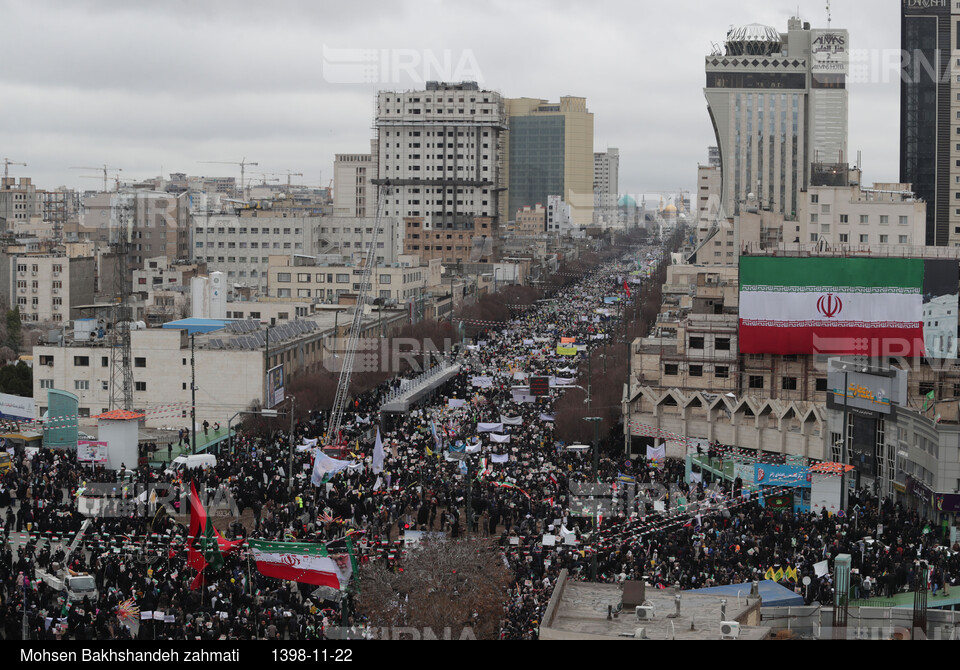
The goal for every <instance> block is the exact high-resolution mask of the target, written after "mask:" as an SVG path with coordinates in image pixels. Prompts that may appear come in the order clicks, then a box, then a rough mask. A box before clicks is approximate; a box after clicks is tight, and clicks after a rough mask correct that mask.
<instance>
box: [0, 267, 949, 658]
mask: <svg viewBox="0 0 960 670" xmlns="http://www.w3.org/2000/svg"><path fill="white" fill-rule="evenodd" d="M656 261H657V250H655V249H646V250H644V252H643V253H642V254H641V261H640V263H639V266H640V267H639V270H640V272H641V276H642V273H644V272H645V271H647V270H649V268H651V267H652V266H653V264H654V263H656ZM633 269H634V268H624V267H623V266H622V265H618V264H610V265H607V266H601V267H600V268H598V269H597V270H596V271H595V272H593V273H591V274H590V275H588V276H586V277H584V278H583V279H582V280H581V281H578V282H571V284H570V285H568V286H567V287H565V288H563V289H560V290H559V292H558V293H557V294H556V295H555V296H554V297H555V298H556V300H554V301H552V302H544V303H539V304H537V305H535V306H531V307H530V308H529V309H526V310H524V311H522V312H520V313H518V315H517V316H516V318H515V319H514V320H513V321H511V322H509V323H504V324H501V325H500V326H497V327H494V326H491V327H489V328H488V329H487V331H486V332H485V333H483V334H482V335H481V336H480V337H478V339H477V341H476V343H475V344H473V345H470V346H468V347H466V348H465V349H464V350H463V351H461V352H460V353H459V354H458V355H457V362H458V363H459V364H460V366H461V370H460V372H459V374H457V375H456V376H455V377H454V378H453V379H451V380H449V381H448V382H446V383H445V384H443V385H442V386H441V387H440V388H439V389H437V390H436V392H435V393H434V394H432V395H431V396H430V397H429V398H428V399H427V400H425V401H422V402H420V403H419V404H418V405H417V406H416V407H414V408H413V409H412V410H411V411H409V412H408V413H406V414H404V415H401V416H391V417H381V416H379V415H378V410H379V407H380V402H381V400H382V399H383V398H384V397H385V396H386V395H387V394H388V393H389V392H390V391H391V390H392V389H394V388H395V387H396V384H397V380H396V379H394V380H390V381H388V382H384V383H383V384H381V385H380V386H379V387H377V388H375V389H373V390H372V391H370V392H368V393H365V394H363V395H362V396H360V397H358V398H356V399H355V401H354V402H353V404H352V407H351V408H350V411H349V412H348V413H347V415H346V416H345V417H344V423H343V432H342V434H341V435H339V436H338V437H339V438H340V439H341V441H342V442H344V443H345V444H347V445H355V446H354V447H353V448H352V449H351V450H350V451H352V452H353V453H352V455H350V456H347V458H356V460H357V461H358V463H359V466H360V467H357V468H352V469H348V470H344V471H342V472H340V473H339V474H337V475H336V476H334V477H332V478H331V479H330V481H328V482H325V483H323V484H322V485H320V486H314V485H312V484H311V482H310V473H311V458H312V456H313V453H312V450H311V449H309V448H303V449H301V450H297V451H296V452H295V453H294V454H293V456H292V457H291V454H290V444H291V439H290V438H291V436H290V435H287V434H284V433H282V432H279V433H277V434H275V435H273V436H272V437H270V438H266V437H257V436H253V435H250V434H245V433H243V432H242V431H241V432H240V433H238V434H237V435H236V436H235V437H234V438H233V440H232V442H231V443H230V448H229V449H226V448H222V449H221V451H220V453H219V457H218V460H217V464H216V466H215V467H211V468H208V469H196V470H187V471H181V472H178V473H165V472H164V471H163V470H162V469H160V470H158V469H153V468H150V467H149V466H148V465H143V466H140V467H138V468H137V469H136V475H135V477H134V479H133V481H131V482H126V481H117V476H116V473H113V472H110V471H107V470H104V469H103V468H102V467H97V468H92V469H91V468H90V467H89V466H87V465H85V464H80V463H78V462H77V461H76V456H75V454H73V453H71V452H63V451H51V450H43V449H41V450H38V451H33V452H30V453H27V452H26V451H23V450H20V451H18V452H16V453H15V454H14V458H13V461H14V463H13V467H12V468H11V469H10V470H9V471H7V472H6V473H5V474H3V475H2V477H0V503H6V504H0V507H5V511H4V513H3V521H4V526H3V539H4V540H5V543H4V545H3V548H2V549H0V551H2V556H0V618H2V620H3V622H4V625H3V634H4V637H5V638H6V639H17V638H20V637H21V636H22V635H24V634H26V635H27V636H28V637H30V638H34V639H54V638H75V639H101V640H103V639H128V638H130V637H131V636H139V637H146V638H149V639H201V640H214V639H251V638H260V639H263V638H267V639H307V640H310V639H324V638H325V637H328V636H330V635H331V634H332V631H334V630H337V631H342V629H343V627H347V628H351V629H353V630H362V628H363V625H364V621H363V620H362V617H360V616H359V615H357V614H356V613H355V612H354V610H353V608H351V607H350V603H351V598H350V597H345V598H343V599H342V600H339V601H338V600H326V599H324V598H325V596H324V595H322V594H320V595H317V594H315V587H314V586H313V585H310V584H302V583H299V584H298V583H293V582H283V581H280V580H277V579H274V578H271V577H266V576H263V575H261V574H260V573H259V572H258V571H257V570H256V568H255V567H254V568H253V569H251V566H250V561H249V558H248V556H247V552H246V551H245V550H243V549H241V550H240V551H236V552H232V553H227V554H225V556H224V564H223V566H222V567H220V568H219V569H217V570H215V571H210V570H208V571H207V572H206V573H205V575H204V582H205V583H203V584H202V585H200V586H198V585H197V583H196V582H195V577H196V571H195V570H194V569H193V568H192V567H190V566H188V565H187V561H188V552H187V549H186V546H185V545H184V540H185V532H186V531H185V526H186V525H187V523H188V520H187V517H186V514H187V511H188V509H189V507H190V503H189V501H188V497H187V496H188V494H189V491H190V489H191V484H193V485H194V486H196V488H197V490H198V491H200V492H201V494H203V495H202V497H203V498H204V499H205V500H226V501H230V503H229V504H230V518H231V520H232V521H231V523H230V524H229V526H228V527H226V528H224V529H223V535H224V536H225V537H226V538H227V539H234V538H262V539H270V540H276V541H294V542H314V543H323V544H325V545H327V547H328V550H329V551H330V552H331V553H335V552H336V551H344V550H345V549H344V546H345V545H344V542H345V540H344V538H345V536H346V535H347V534H348V533H349V534H350V536H351V537H352V538H353V545H354V547H355V550H356V551H357V552H358V553H359V554H360V556H359V558H360V559H361V562H364V561H376V560H394V561H398V562H402V560H403V557H402V552H399V553H398V552H396V551H394V550H393V549H394V547H396V544H395V543H396V542H397V541H398V540H399V539H400V538H401V537H402V536H403V534H404V533H405V532H408V531H410V530H424V531H435V532H443V533H445V534H446V535H447V536H448V537H449V538H450V539H451V540H456V539H459V538H461V537H463V536H465V535H467V534H468V533H469V534H470V535H471V537H480V538H489V541H490V542H492V543H494V544H495V545H496V546H498V547H499V551H500V552H501V554H502V558H503V560H504V562H505V564H506V565H507V566H508V567H509V570H510V574H511V579H512V582H511V584H510V586H509V589H508V592H507V593H505V594H504V603H503V612H502V616H501V619H500V622H499V630H500V637H501V638H503V639H535V638H536V637H537V634H538V626H539V623H540V621H541V620H542V616H543V613H544V610H545V609H546V606H547V603H548V601H549V599H550V595H551V593H552V591H553V588H554V586H555V585H556V583H557V580H558V579H559V577H560V573H561V571H562V570H564V569H566V570H567V571H568V574H569V575H570V578H572V579H584V580H586V579H596V580H600V581H606V582H623V581H625V580H631V579H644V580H646V581H647V582H648V583H650V584H652V585H655V586H673V585H675V584H679V585H680V586H681V587H683V588H690V589H692V588H700V587H706V586H712V585H722V584H730V583H738V582H749V581H752V580H755V579H762V578H763V575H764V574H765V573H766V571H767V570H768V569H770V568H782V569H786V568H788V567H790V568H795V569H796V570H797V572H796V573H795V577H794V585H795V586H796V587H797V588H798V589H800V590H801V591H802V592H803V594H804V596H805V597H806V599H807V602H815V601H817V600H821V601H825V600H829V598H830V597H831V589H832V584H831V582H830V573H829V572H827V573H826V574H824V573H823V572H822V571H818V570H817V569H816V568H815V566H816V564H818V563H820V562H822V561H823V560H828V561H829V560H830V559H832V558H834V557H835V556H836V555H837V554H839V553H849V554H851V555H852V556H853V558H854V567H855V568H856V570H857V572H856V575H857V579H856V580H855V584H854V585H855V587H856V589H857V592H856V595H858V596H863V597H868V596H875V595H880V594H884V595H892V594H894V593H896V592H898V591H900V590H901V589H904V588H907V587H909V586H910V585H911V584H913V583H914V581H915V579H916V578H918V577H919V576H920V574H921V573H920V571H921V569H922V568H921V565H922V564H921V561H926V563H927V564H928V565H929V566H931V570H928V571H926V572H924V573H923V577H924V578H926V579H928V580H930V582H931V586H933V585H934V584H935V585H936V587H937V588H938V589H940V590H941V593H942V592H943V591H944V590H948V589H950V588H956V581H957V579H958V578H960V554H958V551H960V547H957V546H954V547H948V546H945V544H944V542H943V538H941V537H939V536H938V535H937V532H936V530H935V529H933V530H931V529H930V528H927V527H926V526H925V525H924V522H923V521H922V520H921V519H919V518H918V517H917V515H916V513H913V512H910V511H908V510H906V509H904V508H903V507H902V506H901V505H899V504H897V505H894V504H892V503H891V502H890V501H887V500H884V501H880V500H877V499H874V498H870V497H869V496H868V495H867V494H866V492H860V494H859V498H855V499H854V500H853V501H851V504H853V503H854V502H856V503H858V504H859V505H858V508H859V510H860V511H859V516H858V518H857V520H856V524H853V523H851V518H850V517H846V518H837V517H834V516H829V515H826V514H794V513H791V512H773V511H770V510H767V509H765V508H763V507H761V506H760V505H759V504H758V503H757V500H756V498H754V497H750V496H746V497H744V496H742V495H739V494H740V493H741V492H739V491H737V492H736V493H737V495H735V494H734V492H733V491H731V490H730V489H729V488H728V487H726V486H724V485H722V484H721V485H719V486H718V487H712V488H705V487H704V485H703V484H702V483H693V484H691V483H688V482H686V481H685V477H684V466H683V462H682V461H676V460H669V459H668V460H666V461H659V462H647V461H646V460H645V459H643V458H637V459H629V460H625V459H624V456H623V453H622V449H623V448H622V441H619V445H620V446H615V445H613V444H611V445H610V447H609V448H608V449H607V450H606V451H605V453H603V454H601V457H600V458H599V463H598V470H597V472H596V479H594V473H593V472H592V461H591V455H590V454H589V453H583V452H581V451H573V450H569V449H566V446H567V445H564V444H563V442H562V441H560V440H558V439H557V437H556V435H555V434H554V423H555V421H554V419H555V417H554V416H553V414H552V412H553V399H552V398H533V397H531V396H530V395H529V391H528V390H526V388H525V386H524V385H525V384H526V380H528V379H529V377H530V376H533V375H543V376H548V377H550V378H551V379H552V381H553V386H554V389H555V390H554V391H553V396H554V397H556V396H557V395H559V394H562V393H569V392H571V391H570V390H564V389H563V387H564V386H572V385H573V384H575V383H576V379H577V377H578V374H579V373H580V372H582V371H581V370H579V369H578V361H579V360H580V356H579V355H569V354H568V353H567V354H565V353H558V351H557V345H558V343H560V342H561V339H566V338H569V340H568V341H565V342H564V344H568V345H569V346H573V347H575V348H578V349H586V350H587V351H589V350H590V349H591V348H593V347H595V346H597V345H600V344H602V343H603V342H604V341H607V340H608V339H609V338H613V337H615V336H616V334H617V329H618V327H620V325H621V324H619V322H618V320H617V318H616V310H615V309H610V305H609V304H608V303H609V301H608V302H605V301H604V298H605V297H610V296H613V297H617V298H620V299H627V298H626V293H627V291H626V290H625V287H624V275H625V274H627V273H629V272H630V271H631V270H633ZM635 293H639V292H635ZM578 344H579V345H581V346H579V347H578V346H577V345H578ZM518 387H519V388H518ZM378 426H380V427H381V428H382V430H381V431H380V435H381V437H382V441H383V445H384V454H385V457H384V464H383V471H382V472H378V471H375V470H377V469H378V468H374V464H373V454H372V451H373V436H374V434H375V433H376V430H377V427H378ZM324 428H325V422H324V416H323V414H322V413H319V412H315V413H312V414H311V416H310V418H309V419H307V420H305V421H302V422H300V423H298V424H297V425H296V426H295V428H294V436H293V438H294V439H293V441H294V442H295V443H297V444H300V443H302V444H305V445H309V444H311V441H312V440H321V441H322V440H323V436H324V435H323V434H324ZM180 437H181V441H182V440H183V435H181V436H180ZM458 452H459V453H458ZM463 454H465V455H466V457H463V456H462V455H463ZM291 464H292V468H291ZM597 481H598V482H599V483H600V484H601V485H603V486H607V487H609V488H610V490H613V491H615V493H614V496H613V498H612V506H611V507H610V509H609V510H607V511H604V513H603V514H602V515H600V514H596V513H591V514H589V515H587V514H586V513H585V512H584V511H583V510H581V509H580V508H579V507H578V502H577V500H576V498H577V496H576V495H575V492H574V490H573V489H574V488H575V486H576V485H577V484H580V483H587V482H590V483H592V482H597ZM643 483H658V484H661V485H663V489H664V490H666V491H667V493H666V494H665V495H663V496H662V497H658V495H657V494H655V493H651V492H650V491H651V489H646V490H645V491H644V492H643V493H641V494H639V495H636V496H631V495H627V492H628V489H630V488H631V487H634V486H636V484H643ZM95 484H100V485H108V486H109V487H113V488H115V489H117V490H119V491H120V493H121V494H122V495H121V497H122V498H124V499H127V500H130V499H132V500H133V502H132V503H131V504H133V507H132V508H130V509H126V510H123V513H117V514H112V515H109V516H106V515H99V516H95V517H92V518H91V519H90V522H89V524H88V525H87V526H86V527H85V528H84V530H83V538H82V539H81V541H80V543H79V548H78V550H77V551H74V552H73V553H72V554H70V555H69V556H68V551H69V548H68V540H69V539H70V538H72V537H74V536H75V535H74V534H75V533H77V532H79V531H80V528H81V524H82V522H83V521H84V519H85V518H86V517H85V516H84V515H83V514H82V513H81V510H80V509H79V507H78V502H77V501H78V499H79V498H81V497H82V495H83V493H84V491H87V490H90V489H93V488H95V487H94V486H93V485H95ZM146 484H154V485H159V484H162V485H164V486H165V487H167V490H168V491H169V500H170V503H169V507H166V508H164V507H162V506H161V505H159V504H157V503H156V502H151V501H150V500H149V499H148V498H147V497H146V496H143V495H140V497H139V498H138V497H137V495H139V494H141V491H142V489H140V488H137V487H138V486H139V485H146ZM124 487H132V488H130V489H129V491H130V492H132V493H131V495H125V494H124V491H123V488H124ZM657 490H660V489H657ZM135 494H136V495H135ZM681 497H682V499H683V500H684V501H687V502H688V503H692V502H699V503H702V507H701V508H700V510H698V511H697V512H696V513H694V512H683V511H682V510H681V509H680V507H679V506H678V504H677V500H678V499H679V498H681ZM468 503H469V504H468ZM171 508H172V513H170V510H171ZM601 516H602V518H601ZM881 526H882V531H881V532H878V527H881ZM855 528H856V530H855ZM51 538H55V540H51ZM398 556H399V558H398ZM63 569H69V570H72V571H74V572H76V573H84V572H86V573H89V574H90V575H92V576H93V577H94V579H95V582H96V587H97V596H96V598H95V599H90V598H86V599H84V600H82V601H77V602H73V603H70V602H67V601H66V599H65V598H64V593H63V591H59V590H56V589H55V588H53V587H52V586H51V585H50V584H49V583H48V581H47V580H44V579H43V578H42V576H43V574H45V573H46V574H56V573H57V572H58V571H61V570H63ZM804 576H810V577H811V583H810V584H809V585H808V586H806V587H802V586H801V584H800V581H799V580H801V579H802V578H803V577H804ZM194 587H196V588H194ZM130 598H133V599H134V600H135V602H136V604H137V606H138V607H139V608H140V611H141V612H148V611H149V612H152V613H153V616H152V618H150V619H142V620H141V621H140V625H139V627H137V626H133V629H131V628H130V627H128V626H127V625H123V624H121V623H120V621H119V619H118V618H117V612H118V610H119V609H120V608H122V607H123V605H122V603H124V602H125V601H128V599H130ZM158 613H159V616H158ZM24 615H25V616H24ZM24 627H25V629H26V632H25V633H24V632H23V631H24ZM337 634H340V633H339V632H338V633H337Z"/></svg>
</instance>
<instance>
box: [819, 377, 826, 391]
mask: <svg viewBox="0 0 960 670" xmlns="http://www.w3.org/2000/svg"><path fill="white" fill-rule="evenodd" d="M817 390H818V391H826V390H827V378H826V377H817Z"/></svg>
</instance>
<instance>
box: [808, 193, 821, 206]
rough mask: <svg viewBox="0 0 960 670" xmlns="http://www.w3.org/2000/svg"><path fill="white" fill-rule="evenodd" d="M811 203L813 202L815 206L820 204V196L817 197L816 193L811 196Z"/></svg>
mask: <svg viewBox="0 0 960 670" xmlns="http://www.w3.org/2000/svg"><path fill="white" fill-rule="evenodd" d="M810 202H812V203H813V204H817V203H818V202H820V196H819V195H817V194H816V193H812V194H810Z"/></svg>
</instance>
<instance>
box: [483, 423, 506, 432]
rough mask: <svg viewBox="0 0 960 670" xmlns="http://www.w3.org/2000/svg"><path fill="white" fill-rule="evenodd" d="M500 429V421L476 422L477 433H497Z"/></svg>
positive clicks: (501, 425)
mask: <svg viewBox="0 0 960 670" xmlns="http://www.w3.org/2000/svg"><path fill="white" fill-rule="evenodd" d="M501 430H503V424H502V423H478V424H477V432H478V433H494V432H497V433H498V432H500V431H501Z"/></svg>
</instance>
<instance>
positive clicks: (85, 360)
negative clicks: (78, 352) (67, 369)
mask: <svg viewBox="0 0 960 670" xmlns="http://www.w3.org/2000/svg"><path fill="white" fill-rule="evenodd" d="M73 364H74V365H75V366H76V367H81V368H86V367H90V357H89V356H74V357H73Z"/></svg>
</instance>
